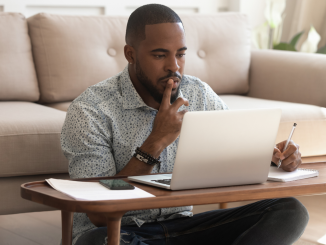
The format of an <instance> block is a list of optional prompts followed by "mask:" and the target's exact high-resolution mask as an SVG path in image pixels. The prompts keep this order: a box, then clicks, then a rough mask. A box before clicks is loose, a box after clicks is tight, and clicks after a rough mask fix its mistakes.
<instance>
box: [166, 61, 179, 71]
mask: <svg viewBox="0 0 326 245" xmlns="http://www.w3.org/2000/svg"><path fill="white" fill-rule="evenodd" d="M179 69H180V66H179V64H178V59H177V58H176V57H170V58H169V59H167V62H166V64H165V71H166V72H173V73H175V72H177V71H178V70H179Z"/></svg>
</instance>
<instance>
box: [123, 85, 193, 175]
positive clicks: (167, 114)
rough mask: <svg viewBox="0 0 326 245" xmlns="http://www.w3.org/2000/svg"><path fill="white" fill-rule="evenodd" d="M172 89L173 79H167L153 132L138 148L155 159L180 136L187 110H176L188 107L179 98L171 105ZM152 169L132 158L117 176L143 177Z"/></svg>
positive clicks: (187, 104) (183, 100) (182, 99)
mask: <svg viewBox="0 0 326 245" xmlns="http://www.w3.org/2000/svg"><path fill="white" fill-rule="evenodd" d="M172 88H173V79H169V81H168V82H167V85H166V87H165V90H164V94H163V98H162V102H161V105H160V108H159V111H158V113H157V115H156V117H155V120H154V126H153V130H152V132H151V134H150V135H149V136H148V138H147V139H146V140H145V142H144V143H143V145H142V146H141V147H140V149H141V150H142V151H144V152H146V153H148V154H151V155H152V156H153V157H155V158H158V157H159V156H160V154H161V153H162V151H163V150H164V149H165V148H166V147H167V146H168V145H170V144H172V143H173V142H174V141H175V140H176V139H177V138H178V136H179V135H180V131H181V125H182V120H183V117H184V115H185V113H186V112H187V110H183V111H179V112H178V109H179V108H180V106H182V105H185V106H189V102H188V100H186V99H184V98H180V97H179V98H178V99H177V100H176V101H175V102H174V103H173V104H172V105H171V103H170V99H171V93H172ZM152 169H153V166H151V165H149V164H146V163H143V162H140V161H139V160H138V159H136V158H134V157H132V158H131V159H130V161H129V162H128V164H127V165H126V166H125V167H124V168H123V169H122V170H121V171H120V172H119V173H118V174H117V175H128V176H130V175H145V174H150V173H151V172H152Z"/></svg>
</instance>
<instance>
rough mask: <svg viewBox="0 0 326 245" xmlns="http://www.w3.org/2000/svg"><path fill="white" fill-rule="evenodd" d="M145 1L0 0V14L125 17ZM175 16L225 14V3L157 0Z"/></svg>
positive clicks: (221, 0) (193, 0) (212, 0)
mask: <svg viewBox="0 0 326 245" xmlns="http://www.w3.org/2000/svg"><path fill="white" fill-rule="evenodd" d="M148 3H153V1H148V0H0V11H5V12H20V13H22V14H24V15H25V16H26V17H29V16H32V15H34V14H36V13H39V12H48V13H54V14H67V15H129V14H130V13H131V12H132V11H133V10H135V9H136V8H137V7H139V6H141V5H144V4H148ZM155 3H161V4H164V5H167V6H169V7H171V8H172V9H174V10H175V11H176V12H177V13H179V14H183V13H203V14H210V13H217V12H221V11H227V10H228V7H229V0H200V1H199V0H164V1H162V0H159V1H155Z"/></svg>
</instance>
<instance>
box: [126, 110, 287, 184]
mask: <svg viewBox="0 0 326 245" xmlns="http://www.w3.org/2000/svg"><path fill="white" fill-rule="evenodd" d="M281 112H282V110H281V109H278V108H276V109H252V110H229V111H198V112H187V113H186V114H185V116H184V118H183V122H182V127H181V132H180V138H179V144H178V149H177V154H176V159H175V163H174V168H173V172H172V174H158V175H143V176H130V177H128V179H130V180H132V181H135V182H139V183H143V184H147V185H152V186H156V187H160V188H164V189H171V190H185V189H197V188H209V187H221V186H233V185H247V184H257V183H263V182H265V181H266V180H267V176H268V172H269V167H270V164H271V159H272V155H273V149H274V146H275V140H276V135H277V131H278V127H279V123H280V118H281Z"/></svg>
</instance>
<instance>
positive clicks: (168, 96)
mask: <svg viewBox="0 0 326 245" xmlns="http://www.w3.org/2000/svg"><path fill="white" fill-rule="evenodd" d="M172 87H173V80H172V79H169V80H168V81H167V83H166V87H165V90H164V94H163V98H162V103H161V106H162V107H163V108H168V107H169V105H170V100H171V92H172Z"/></svg>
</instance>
